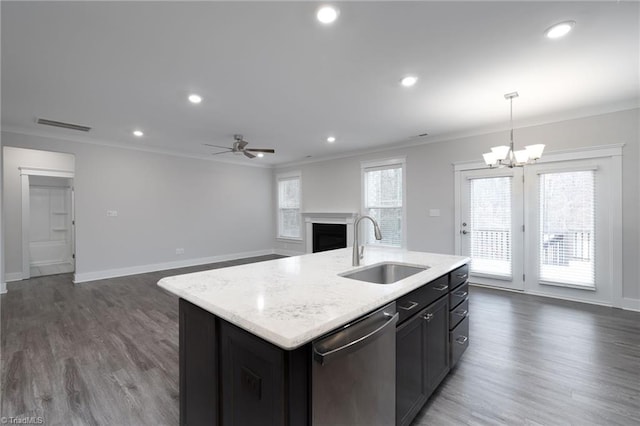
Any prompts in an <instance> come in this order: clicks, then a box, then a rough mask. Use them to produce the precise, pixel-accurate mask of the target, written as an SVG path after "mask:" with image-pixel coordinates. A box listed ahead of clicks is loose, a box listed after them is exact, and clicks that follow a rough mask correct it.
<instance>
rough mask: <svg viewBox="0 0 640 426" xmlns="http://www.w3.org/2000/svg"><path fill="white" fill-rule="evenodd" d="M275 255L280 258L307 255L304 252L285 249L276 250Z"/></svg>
mask: <svg viewBox="0 0 640 426" xmlns="http://www.w3.org/2000/svg"><path fill="white" fill-rule="evenodd" d="M273 253H274V254H279V255H280V256H301V255H303V254H307V253H305V252H303V251H295V250H285V249H279V248H277V249H274V250H273Z"/></svg>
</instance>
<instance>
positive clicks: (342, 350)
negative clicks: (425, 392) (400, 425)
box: [311, 302, 398, 426]
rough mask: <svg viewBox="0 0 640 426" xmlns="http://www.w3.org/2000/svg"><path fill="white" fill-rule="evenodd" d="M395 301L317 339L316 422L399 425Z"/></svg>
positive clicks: (313, 403) (314, 368) (313, 406)
mask: <svg viewBox="0 0 640 426" xmlns="http://www.w3.org/2000/svg"><path fill="white" fill-rule="evenodd" d="M397 322H398V314H397V313H396V304H395V302H393V303H391V304H389V305H387V306H385V307H383V308H381V309H378V310H377V311H375V312H372V313H370V314H368V315H366V316H364V317H362V318H360V319H358V320H356V321H354V322H352V323H350V324H347V325H345V326H343V327H341V328H340V329H339V330H336V331H334V332H332V333H331V334H328V335H326V336H323V337H320V338H319V339H317V340H315V341H313V362H312V380H311V381H312V386H311V389H312V391H311V392H312V395H311V413H312V424H313V425H314V426H319V425H327V426H328V425H331V426H336V425H349V426H356V425H363V426H364V425H367V426H369V425H393V424H395V421H396V327H395V325H396V323H397Z"/></svg>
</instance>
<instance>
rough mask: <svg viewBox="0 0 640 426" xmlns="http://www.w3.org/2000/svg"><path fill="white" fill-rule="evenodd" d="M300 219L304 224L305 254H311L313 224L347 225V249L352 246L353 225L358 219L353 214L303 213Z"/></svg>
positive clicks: (355, 214)
mask: <svg viewBox="0 0 640 426" xmlns="http://www.w3.org/2000/svg"><path fill="white" fill-rule="evenodd" d="M302 217H303V218H304V221H305V224H306V233H305V242H306V252H307V253H312V252H313V224H314V223H340V224H345V225H347V247H351V246H352V245H353V223H354V222H355V220H356V218H357V217H358V213H355V212H303V213H302Z"/></svg>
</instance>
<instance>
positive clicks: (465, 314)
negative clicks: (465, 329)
mask: <svg viewBox="0 0 640 426" xmlns="http://www.w3.org/2000/svg"><path fill="white" fill-rule="evenodd" d="M453 313H454V314H456V315H457V316H459V317H466V316H467V314H468V313H469V311H467V310H466V309H465V310H463V311H460V312H459V311H453Z"/></svg>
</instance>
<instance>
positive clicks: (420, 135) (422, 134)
mask: <svg viewBox="0 0 640 426" xmlns="http://www.w3.org/2000/svg"><path fill="white" fill-rule="evenodd" d="M425 136H429V133H421V134H419V135H418V137H419V138H423V137H425Z"/></svg>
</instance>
